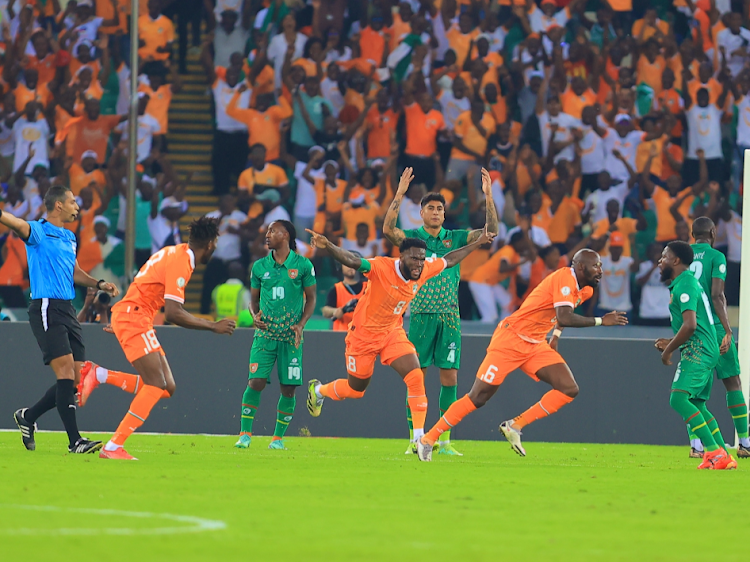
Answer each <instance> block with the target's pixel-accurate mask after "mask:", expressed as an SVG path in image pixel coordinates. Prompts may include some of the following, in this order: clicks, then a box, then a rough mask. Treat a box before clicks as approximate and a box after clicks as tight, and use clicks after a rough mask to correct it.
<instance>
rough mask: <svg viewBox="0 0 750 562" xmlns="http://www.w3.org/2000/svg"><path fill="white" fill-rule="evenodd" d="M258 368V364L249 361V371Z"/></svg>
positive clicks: (252, 371)
mask: <svg viewBox="0 0 750 562" xmlns="http://www.w3.org/2000/svg"><path fill="white" fill-rule="evenodd" d="M257 370H258V364H257V363H250V372H251V373H254V372H255V371H257Z"/></svg>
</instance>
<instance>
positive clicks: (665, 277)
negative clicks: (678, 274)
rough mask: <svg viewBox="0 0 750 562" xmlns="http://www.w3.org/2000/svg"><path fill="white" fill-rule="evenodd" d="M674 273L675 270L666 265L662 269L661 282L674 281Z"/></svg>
mask: <svg viewBox="0 0 750 562" xmlns="http://www.w3.org/2000/svg"><path fill="white" fill-rule="evenodd" d="M673 273H674V270H673V269H672V268H671V267H670V266H668V265H667V266H664V269H662V270H661V276H660V279H661V282H662V283H669V282H670V281H672V274H673Z"/></svg>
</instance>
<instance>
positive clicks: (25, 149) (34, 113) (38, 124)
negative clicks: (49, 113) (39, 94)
mask: <svg viewBox="0 0 750 562" xmlns="http://www.w3.org/2000/svg"><path fill="white" fill-rule="evenodd" d="M41 110H42V107H41V104H39V103H37V102H35V101H30V102H29V103H27V104H26V108H25V110H24V112H23V113H20V114H18V116H17V117H16V118H15V119H17V120H16V121H15V123H14V124H13V138H14V139H15V145H16V152H15V155H14V159H13V171H16V170H18V168H19V167H20V166H21V164H22V163H23V162H24V161H26V160H27V157H28V156H29V154H30V153H29V150H30V149H33V154H34V156H33V157H32V158H31V160H28V162H27V164H26V174H29V175H31V172H32V171H33V169H34V167H35V166H36V165H37V164H41V165H43V166H44V167H45V168H49V135H50V130H49V125H48V124H47V120H46V119H44V116H43V114H42V112H41Z"/></svg>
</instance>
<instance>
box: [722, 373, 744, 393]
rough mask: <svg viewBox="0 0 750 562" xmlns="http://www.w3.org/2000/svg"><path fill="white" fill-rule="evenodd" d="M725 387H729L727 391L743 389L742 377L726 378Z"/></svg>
mask: <svg viewBox="0 0 750 562" xmlns="http://www.w3.org/2000/svg"><path fill="white" fill-rule="evenodd" d="M723 382H724V388H726V389H727V392H735V391H737V390H742V383H741V382H740V377H739V376H736V377H729V378H728V379H724V380H723Z"/></svg>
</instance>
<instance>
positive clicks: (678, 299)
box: [654, 241, 737, 470]
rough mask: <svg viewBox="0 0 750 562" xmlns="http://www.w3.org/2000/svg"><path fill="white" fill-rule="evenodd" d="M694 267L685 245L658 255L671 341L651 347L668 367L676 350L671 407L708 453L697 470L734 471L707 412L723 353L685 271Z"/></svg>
mask: <svg viewBox="0 0 750 562" xmlns="http://www.w3.org/2000/svg"><path fill="white" fill-rule="evenodd" d="M692 263H693V248H691V247H690V244H688V243H687V242H681V241H676V242H670V243H669V244H667V246H666V248H664V251H663V252H662V254H661V259H660V260H659V269H660V270H661V280H662V281H663V282H664V283H667V282H670V285H669V292H670V298H669V315H670V317H671V318H672V331H673V332H674V337H673V338H672V339H666V338H661V339H658V340H656V343H655V344H654V345H655V347H656V348H657V349H658V350H659V351H661V352H662V353H661V362H662V363H664V364H665V365H671V364H672V353H674V352H675V351H676V350H677V348H679V349H680V362H679V363H677V372H676V373H675V376H674V380H673V381H672V393H671V394H670V396H669V405H670V406H672V408H673V409H674V410H675V411H676V412H677V413H678V414H680V415H681V416H682V419H684V420H685V423H686V424H687V425H688V427H689V428H690V430H691V431H692V432H693V433H694V434H695V435H697V437H698V439H700V440H701V443H703V447H704V448H705V450H706V452H705V453H704V454H703V462H702V463H701V464H699V465H698V468H700V469H705V468H710V469H714V470H726V469H733V468H737V461H735V460H734V459H733V458H732V456H731V455H730V454H729V453H728V452H727V451H725V450H724V438H723V437H722V436H721V431H719V424H718V423H717V422H716V418H714V416H713V414H711V412H709V411H708V409H707V408H706V401H707V400H708V399H709V398H710V396H711V384H712V382H713V373H714V368H715V367H716V365H717V363H718V362H719V358H720V357H721V354H720V351H719V344H718V343H717V341H716V330H715V329H714V317H713V314H712V312H711V305H710V304H709V302H708V297H707V296H706V293H705V292H704V291H703V287H701V284H700V282H699V281H698V280H697V279H696V278H695V276H694V275H693V273H692V272H691V271H690V269H689V268H690V265H691V264H692Z"/></svg>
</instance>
